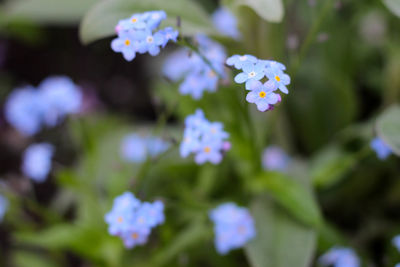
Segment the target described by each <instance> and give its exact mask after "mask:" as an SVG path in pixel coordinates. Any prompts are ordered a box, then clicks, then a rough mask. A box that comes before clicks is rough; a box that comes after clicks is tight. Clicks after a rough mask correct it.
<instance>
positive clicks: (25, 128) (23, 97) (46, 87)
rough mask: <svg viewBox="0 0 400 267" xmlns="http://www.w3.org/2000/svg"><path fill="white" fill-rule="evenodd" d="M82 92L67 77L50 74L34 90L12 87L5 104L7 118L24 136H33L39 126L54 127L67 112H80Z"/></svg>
mask: <svg viewBox="0 0 400 267" xmlns="http://www.w3.org/2000/svg"><path fill="white" fill-rule="evenodd" d="M81 102H82V93H81V91H80V89H79V87H77V86H76V85H75V84H74V83H73V82H72V81H71V79H69V78H68V77H66V76H52V77H49V78H47V79H45V80H44V81H43V82H42V83H41V84H40V85H39V87H38V89H35V88H34V87H32V86H26V87H23V88H19V89H15V90H14V91H13V92H12V93H11V94H10V96H9V97H8V99H7V102H6V104H5V116H6V119H7V121H8V122H9V123H10V124H11V125H12V126H14V127H15V128H16V129H17V130H18V131H19V132H21V133H22V134H24V135H28V136H29V135H33V134H36V133H37V132H39V131H40V129H41V128H42V125H47V126H51V127H53V126H55V125H56V124H58V123H59V122H60V121H61V120H62V119H63V118H64V117H65V116H66V115H67V114H72V113H77V112H79V111H80V108H81Z"/></svg>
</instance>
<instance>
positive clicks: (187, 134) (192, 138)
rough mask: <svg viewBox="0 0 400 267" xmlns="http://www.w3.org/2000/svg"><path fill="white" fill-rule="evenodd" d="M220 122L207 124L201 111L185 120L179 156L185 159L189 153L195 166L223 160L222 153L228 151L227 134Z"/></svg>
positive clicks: (198, 110)
mask: <svg viewBox="0 0 400 267" xmlns="http://www.w3.org/2000/svg"><path fill="white" fill-rule="evenodd" d="M223 127H224V126H223V124H222V123H220V122H209V121H208V120H207V119H206V118H205V116H204V113H203V111H202V110H201V109H197V110H196V113H194V114H192V115H189V116H187V117H186V119H185V130H184V133H183V140H182V142H181V145H180V154H181V156H182V157H184V158H186V157H187V156H189V155H190V154H191V153H194V154H196V155H195V161H196V163H197V164H203V163H205V162H207V161H209V162H211V163H213V164H218V163H220V162H221V160H222V158H223V152H224V151H227V150H229V149H230V143H229V142H227V141H226V139H227V138H228V137H229V134H228V133H227V132H225V131H224V129H223Z"/></svg>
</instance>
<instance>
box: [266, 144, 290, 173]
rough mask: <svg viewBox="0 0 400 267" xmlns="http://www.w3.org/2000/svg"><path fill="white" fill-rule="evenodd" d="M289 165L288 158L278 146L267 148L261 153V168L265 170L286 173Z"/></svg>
mask: <svg viewBox="0 0 400 267" xmlns="http://www.w3.org/2000/svg"><path fill="white" fill-rule="evenodd" d="M289 163H290V158H289V156H288V155H287V154H286V152H285V151H283V150H282V148H280V147H278V146H269V147H267V148H266V149H265V150H264V152H263V155H262V166H263V168H264V169H265V170H272V171H286V170H287V167H288V165H289Z"/></svg>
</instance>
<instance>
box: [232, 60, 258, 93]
mask: <svg viewBox="0 0 400 267" xmlns="http://www.w3.org/2000/svg"><path fill="white" fill-rule="evenodd" d="M264 69H265V67H264V65H263V64H261V63H256V64H253V63H251V62H246V63H244V64H243V72H242V73H239V74H238V75H236V77H235V82H237V83H244V82H246V89H247V90H250V84H251V81H259V80H261V79H262V78H263V77H264V75H265V73H264Z"/></svg>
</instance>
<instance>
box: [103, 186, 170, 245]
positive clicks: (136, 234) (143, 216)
mask: <svg viewBox="0 0 400 267" xmlns="http://www.w3.org/2000/svg"><path fill="white" fill-rule="evenodd" d="M104 220H105V222H106V223H107V224H108V232H109V233H110V234H111V235H114V236H119V237H120V238H121V239H122V240H123V242H124V245H125V247H126V248H133V247H135V246H138V245H143V244H145V243H146V242H147V240H148V237H149V235H150V233H151V230H152V229H153V228H154V227H156V226H157V225H160V224H162V223H164V220H165V218H164V204H163V203H162V202H161V201H154V202H153V203H149V202H141V201H140V200H138V199H137V198H136V197H135V196H134V195H133V194H132V193H130V192H125V193H124V194H122V195H121V196H118V197H117V198H115V200H114V204H113V207H112V209H111V211H110V212H108V213H107V214H106V215H105V216H104Z"/></svg>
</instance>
